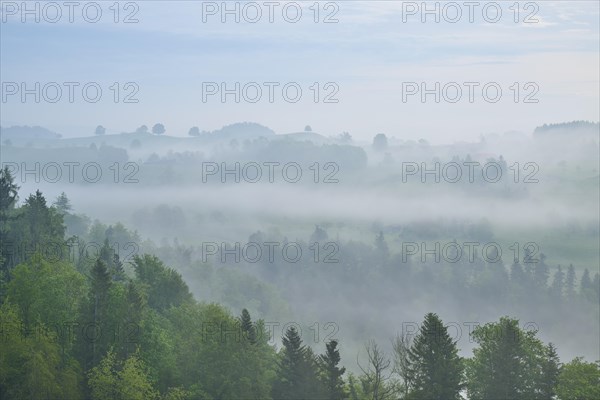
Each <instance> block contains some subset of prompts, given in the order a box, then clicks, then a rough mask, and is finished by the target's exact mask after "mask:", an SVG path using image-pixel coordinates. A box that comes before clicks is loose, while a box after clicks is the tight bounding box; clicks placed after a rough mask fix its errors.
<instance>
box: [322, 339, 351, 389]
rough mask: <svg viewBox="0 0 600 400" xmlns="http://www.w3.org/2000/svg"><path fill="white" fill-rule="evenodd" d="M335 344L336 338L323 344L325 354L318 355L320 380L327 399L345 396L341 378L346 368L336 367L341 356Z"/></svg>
mask: <svg viewBox="0 0 600 400" xmlns="http://www.w3.org/2000/svg"><path fill="white" fill-rule="evenodd" d="M337 345H338V342H337V340H331V341H330V342H329V343H327V344H326V345H325V348H326V352H325V354H321V355H320V356H319V367H320V369H321V382H322V384H323V387H324V392H325V398H326V399H328V400H340V399H343V398H344V397H345V396H346V393H345V391H344V381H343V379H342V375H344V372H346V368H343V367H342V368H340V367H338V364H339V363H340V359H341V358H340V351H339V350H338V349H337Z"/></svg>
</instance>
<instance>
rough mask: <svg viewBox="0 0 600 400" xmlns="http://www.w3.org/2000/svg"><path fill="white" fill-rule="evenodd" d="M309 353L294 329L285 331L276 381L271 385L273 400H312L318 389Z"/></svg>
mask: <svg viewBox="0 0 600 400" xmlns="http://www.w3.org/2000/svg"><path fill="white" fill-rule="evenodd" d="M311 358H312V357H311V352H309V351H308V349H307V348H306V347H305V346H304V345H303V344H302V339H301V338H300V335H299V334H298V331H297V330H296V328H295V327H293V326H292V327H290V328H288V329H287V330H286V332H285V336H284V337H283V349H282V352H281V358H280V361H279V363H278V364H279V365H278V367H279V370H278V374H277V379H276V381H275V382H274V384H273V390H272V394H273V398H275V399H279V400H305V399H311V398H314V397H315V396H316V395H317V393H318V389H319V385H318V381H317V379H316V374H315V371H314V370H313V365H312V364H313V360H312V359H311Z"/></svg>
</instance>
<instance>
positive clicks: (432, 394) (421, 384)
mask: <svg viewBox="0 0 600 400" xmlns="http://www.w3.org/2000/svg"><path fill="white" fill-rule="evenodd" d="M409 358H410V361H411V364H412V373H413V392H412V396H414V398H419V399H438V400H451V399H460V391H461V389H462V387H463V384H462V372H463V364H462V360H461V358H460V357H459V356H458V349H457V347H456V341H454V340H452V338H451V337H450V335H448V330H447V328H446V327H445V326H444V325H443V323H442V321H441V319H440V318H439V317H438V316H437V314H433V313H429V314H427V315H426V316H425V321H424V322H423V324H422V325H421V328H420V330H419V333H418V334H417V336H416V337H415V339H414V342H413V345H412V347H411V349H410V352H409Z"/></svg>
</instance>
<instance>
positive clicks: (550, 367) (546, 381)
mask: <svg viewBox="0 0 600 400" xmlns="http://www.w3.org/2000/svg"><path fill="white" fill-rule="evenodd" d="M545 352H546V354H545V358H544V362H543V364H542V379H541V382H540V394H541V398H542V399H553V398H554V397H555V395H556V392H555V388H556V384H557V383H558V375H559V373H560V359H559V358H558V353H556V347H554V345H553V344H552V343H548V346H546V348H545Z"/></svg>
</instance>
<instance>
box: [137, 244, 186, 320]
mask: <svg viewBox="0 0 600 400" xmlns="http://www.w3.org/2000/svg"><path fill="white" fill-rule="evenodd" d="M133 267H134V269H135V274H136V278H137V280H138V281H139V282H140V284H141V285H142V286H143V287H144V288H145V290H146V294H147V296H148V306H150V307H152V308H154V309H156V310H160V311H162V310H166V309H167V308H169V307H171V306H179V305H181V304H183V303H186V302H190V301H192V295H191V293H190V292H189V289H188V286H187V284H186V283H185V282H184V281H183V278H182V277H181V275H180V274H179V273H178V272H176V271H175V270H174V269H171V268H167V267H166V266H165V265H164V264H163V263H162V261H160V260H159V259H158V258H157V257H155V256H151V255H148V254H144V255H143V256H141V257H140V256H135V257H134V260H133Z"/></svg>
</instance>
